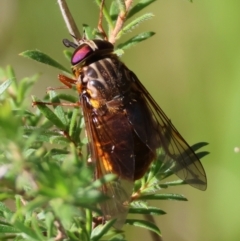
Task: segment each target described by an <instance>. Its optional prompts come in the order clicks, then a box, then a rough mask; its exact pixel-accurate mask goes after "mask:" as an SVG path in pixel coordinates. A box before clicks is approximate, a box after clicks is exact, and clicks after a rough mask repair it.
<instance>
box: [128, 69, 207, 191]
mask: <svg viewBox="0 0 240 241" xmlns="http://www.w3.org/2000/svg"><path fill="white" fill-rule="evenodd" d="M131 76H132V80H133V88H134V89H135V91H136V92H138V96H139V97H138V98H139V99H140V100H139V101H141V102H142V103H143V104H142V105H144V103H145V105H146V106H147V108H148V109H149V111H150V112H151V118H152V120H151V122H152V124H151V126H150V127H149V128H148V130H147V133H146V132H144V133H143V132H142V130H141V129H140V128H138V129H135V131H136V132H137V133H138V136H139V137H140V138H141V140H142V141H143V142H145V143H146V145H148V146H149V147H150V148H151V149H152V150H154V149H155V148H156V145H158V147H161V148H162V149H163V151H164V153H165V156H166V158H165V160H164V162H165V163H166V162H168V163H167V164H168V165H169V166H170V168H171V170H172V171H173V172H174V173H175V174H176V175H177V176H178V177H179V178H181V179H182V180H184V181H185V182H186V183H188V184H189V185H191V186H193V187H195V188H197V189H200V190H205V189H206V188H207V178H206V174H205V171H204V169H203V166H202V164H201V162H200V160H199V159H198V157H197V155H196V154H195V153H194V151H193V150H192V149H191V147H190V146H189V145H188V144H187V142H186V141H185V140H184V139H183V137H182V136H181V135H180V134H179V132H178V131H177V129H176V128H175V127H174V126H173V124H172V122H171V121H170V120H169V119H168V117H167V116H166V115H165V113H164V112H163V111H162V109H161V108H160V107H159V105H158V104H157V103H156V102H155V100H154V99H153V98H152V96H151V95H150V94H149V92H148V91H147V90H146V88H145V87H144V86H143V85H142V83H141V82H140V81H139V80H138V78H137V77H136V75H135V74H134V73H133V72H131ZM131 113H132V114H133V113H134V111H130V112H129V113H128V115H129V118H130V122H131V123H132V125H133V126H135V123H137V122H138V120H137V119H136V118H135V117H134V116H133V115H131ZM142 118H144V117H142ZM148 122H149V121H148ZM136 126H137V125H136ZM154 133H156V134H155V135H154ZM156 135H157V136H156ZM147 136H148V137H147Z"/></svg>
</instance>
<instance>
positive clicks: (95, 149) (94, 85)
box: [59, 39, 207, 226]
mask: <svg viewBox="0 0 240 241" xmlns="http://www.w3.org/2000/svg"><path fill="white" fill-rule="evenodd" d="M64 44H65V45H66V46H67V47H73V48H74V49H75V51H74V53H73V55H72V59H71V64H72V71H73V74H74V76H75V79H69V78H68V77H66V76H63V75H60V77H59V79H60V81H61V82H63V83H64V84H65V85H67V86H69V87H71V86H72V85H76V89H77V91H78V94H79V102H80V106H81V108H82V110H83V115H84V120H85V124H86V132H87V136H88V139H89V147H90V153H91V159H92V161H93V162H94V163H95V165H96V168H95V170H96V171H95V178H100V177H102V176H103V175H105V174H107V173H114V174H116V175H117V176H118V179H117V180H116V181H115V182H112V183H110V184H106V185H104V186H103V188H102V191H103V192H104V193H105V194H107V195H108V196H109V197H110V198H111V199H110V200H108V201H106V202H105V203H103V204H102V205H101V208H102V211H103V214H104V215H105V217H106V218H112V217H117V218H118V224H117V226H121V225H122V222H123V221H124V218H125V216H126V213H127V210H128V206H129V201H130V198H131V193H132V188H133V183H134V181H135V180H137V179H140V178H141V177H142V176H143V175H144V174H145V172H146V170H147V169H148V167H149V165H150V164H151V163H152V161H153V160H154V159H155V158H156V153H157V150H158V148H162V150H163V151H164V155H165V156H166V158H165V162H169V163H170V166H171V170H172V171H173V172H174V173H175V174H176V175H177V176H178V177H179V178H181V179H182V180H184V181H185V182H186V183H188V184H190V185H191V186H193V187H195V188H197V189H200V190H205V189H206V185H207V180H206V174H205V171H204V169H203V166H202V164H201V162H200V160H199V159H198V157H197V156H196V154H195V153H194V151H193V150H192V149H191V147H190V146H189V145H188V144H187V143H186V141H185V140H184V139H183V138H182V136H181V135H180V134H179V132H178V131H177V130H176V128H175V127H174V126H173V124H172V123H171V121H170V120H169V119H168V117H167V116H166V115H165V113H164V112H163V111H162V109H161V108H160V107H159V105H158V104H157V103H156V102H155V100H154V99H153V98H152V96H151V95H150V94H149V92H148V91H147V90H146V88H145V87H144V86H143V84H142V83H141V82H140V81H139V79H138V78H137V76H136V75H135V74H134V73H133V72H132V71H131V70H129V69H128V68H127V67H126V65H125V64H124V63H123V62H121V61H120V59H119V58H118V57H117V55H116V54H114V46H113V45H112V44H111V43H110V42H108V41H106V40H99V39H94V40H86V39H81V40H79V43H78V44H75V43H73V42H70V41H69V40H64Z"/></svg>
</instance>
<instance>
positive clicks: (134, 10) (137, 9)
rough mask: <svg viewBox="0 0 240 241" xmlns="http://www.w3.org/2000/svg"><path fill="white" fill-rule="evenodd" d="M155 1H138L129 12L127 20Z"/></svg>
mask: <svg viewBox="0 0 240 241" xmlns="http://www.w3.org/2000/svg"><path fill="white" fill-rule="evenodd" d="M155 1H156V0H140V1H139V2H138V3H137V4H136V5H135V6H133V8H132V9H131V10H130V11H129V13H128V16H127V19H129V18H131V17H132V16H133V15H135V14H136V13H138V12H140V11H141V10H142V9H144V8H146V7H147V6H148V5H150V4H151V3H153V2H155Z"/></svg>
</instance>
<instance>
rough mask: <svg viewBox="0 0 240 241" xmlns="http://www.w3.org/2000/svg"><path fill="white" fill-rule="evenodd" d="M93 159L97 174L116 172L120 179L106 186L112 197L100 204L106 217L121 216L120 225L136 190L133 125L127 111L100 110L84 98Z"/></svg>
mask: <svg viewBox="0 0 240 241" xmlns="http://www.w3.org/2000/svg"><path fill="white" fill-rule="evenodd" d="M82 105H83V113H84V118H85V123H86V130H87V135H88V139H89V147H90V153H91V159H92V161H93V162H94V163H95V166H96V168H95V169H96V173H95V176H96V178H100V177H102V176H104V175H105V174H107V173H114V174H116V175H117V179H116V180H115V181H113V182H110V183H108V184H105V185H103V186H102V191H103V193H105V194H106V195H107V196H108V197H109V200H107V201H105V202H103V203H102V204H100V206H101V210H102V212H103V214H104V216H105V218H107V219H110V218H117V221H116V223H115V225H114V226H115V227H117V228H120V227H121V226H122V225H123V224H124V222H125V219H126V216H127V213H128V208H129V202H130V198H131V195H132V190H133V178H134V153H133V149H134V148H133V145H134V143H133V137H132V127H131V125H130V124H129V122H128V119H127V118H126V115H124V113H123V111H121V110H117V109H116V110H115V111H114V112H111V111H108V112H106V113H105V114H103V115H102V114H97V113H95V112H93V111H88V109H87V107H86V101H84V99H83V100H82Z"/></svg>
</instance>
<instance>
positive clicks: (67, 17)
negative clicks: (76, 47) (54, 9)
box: [57, 0, 82, 43]
mask: <svg viewBox="0 0 240 241" xmlns="http://www.w3.org/2000/svg"><path fill="white" fill-rule="evenodd" d="M57 3H58V5H59V8H60V11H61V14H62V17H63V20H64V22H65V24H66V26H67V29H68V32H69V33H70V35H72V36H73V40H74V42H76V43H78V41H77V40H79V39H81V38H82V37H81V34H80V32H79V30H78V27H77V25H76V23H75V21H74V19H73V16H72V14H71V12H70V10H69V8H68V5H67V3H66V1H65V0H58V1H57Z"/></svg>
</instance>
